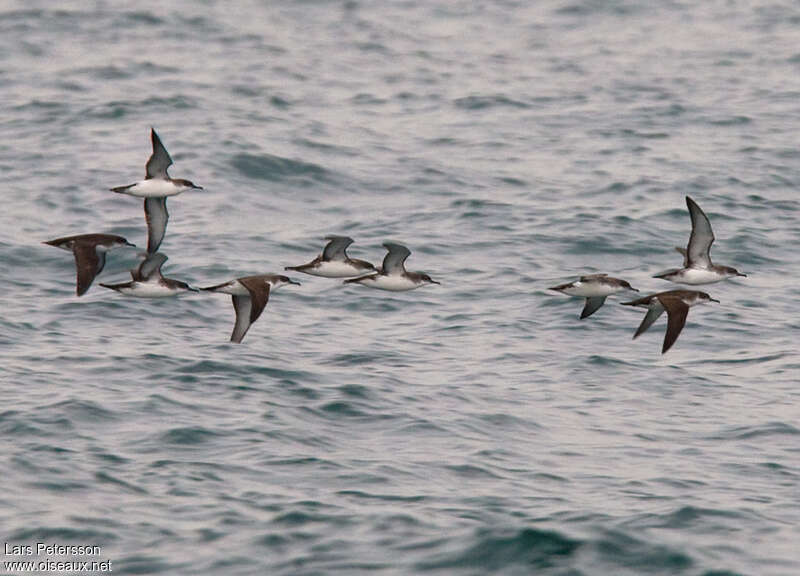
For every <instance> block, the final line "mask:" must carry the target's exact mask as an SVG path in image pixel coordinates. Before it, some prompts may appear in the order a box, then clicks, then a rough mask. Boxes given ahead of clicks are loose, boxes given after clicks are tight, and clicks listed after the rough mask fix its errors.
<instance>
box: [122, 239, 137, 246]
mask: <svg viewBox="0 0 800 576" xmlns="http://www.w3.org/2000/svg"><path fill="white" fill-rule="evenodd" d="M125 245H126V246H133V247H134V248H136V244H134V243H132V242H128V241H127V240H126V241H125Z"/></svg>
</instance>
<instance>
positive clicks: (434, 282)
mask: <svg viewBox="0 0 800 576" xmlns="http://www.w3.org/2000/svg"><path fill="white" fill-rule="evenodd" d="M431 284H438V285H439V286H441V285H442V283H441V282H437V281H436V280H431Z"/></svg>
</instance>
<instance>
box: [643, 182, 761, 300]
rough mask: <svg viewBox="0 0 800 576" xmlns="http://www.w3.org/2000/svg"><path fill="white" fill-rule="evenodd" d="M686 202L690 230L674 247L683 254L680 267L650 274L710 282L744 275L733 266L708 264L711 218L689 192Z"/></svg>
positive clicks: (693, 282) (688, 281) (681, 281)
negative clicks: (680, 245)
mask: <svg viewBox="0 0 800 576" xmlns="http://www.w3.org/2000/svg"><path fill="white" fill-rule="evenodd" d="M686 206H687V207H688V208H689V215H690V216H691V218H692V233H691V235H690V236H689V244H688V245H687V246H686V249H683V248H676V250H677V251H678V252H680V253H681V254H683V268H673V269H671V270H666V271H664V272H661V273H659V274H656V275H655V276H653V278H661V279H663V280H669V281H670V282H676V283H678V284H690V285H698V284H712V283H714V282H719V281H720V280H725V279H726V278H732V277H734V276H747V274H742V273H741V272H739V271H738V270H736V268H731V267H730V266H718V265H716V264H712V262H711V255H710V254H709V251H710V250H711V244H713V243H714V232H713V231H712V230H711V222H709V221H708V217H707V216H706V215H705V212H703V210H702V209H701V208H700V206H698V205H697V202H695V201H694V200H692V199H691V198H690V197H689V196H687V197H686Z"/></svg>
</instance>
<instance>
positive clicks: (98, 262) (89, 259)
mask: <svg viewBox="0 0 800 576" xmlns="http://www.w3.org/2000/svg"><path fill="white" fill-rule="evenodd" d="M72 253H73V254H74V255H75V268H76V269H77V272H78V287H77V294H78V296H83V295H84V294H85V293H86V291H87V290H88V289H89V286H91V285H92V282H93V281H94V278H95V276H97V275H98V274H100V272H102V270H103V266H105V265H106V255H105V252H98V251H97V246H96V245H95V244H90V243H84V242H76V243H75V246H74V248H73V249H72Z"/></svg>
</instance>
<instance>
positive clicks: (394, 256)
mask: <svg viewBox="0 0 800 576" xmlns="http://www.w3.org/2000/svg"><path fill="white" fill-rule="evenodd" d="M383 247H384V248H386V249H387V250H388V251H389V252H388V254H386V256H384V258H383V266H382V268H383V273H384V274H402V273H403V272H405V271H406V269H405V266H404V265H403V264H404V263H405V261H406V258H408V257H409V255H411V251H410V250H409V249H408V248H406V247H405V246H403V245H402V244H392V243H391V242H385V243H384V244H383Z"/></svg>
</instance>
